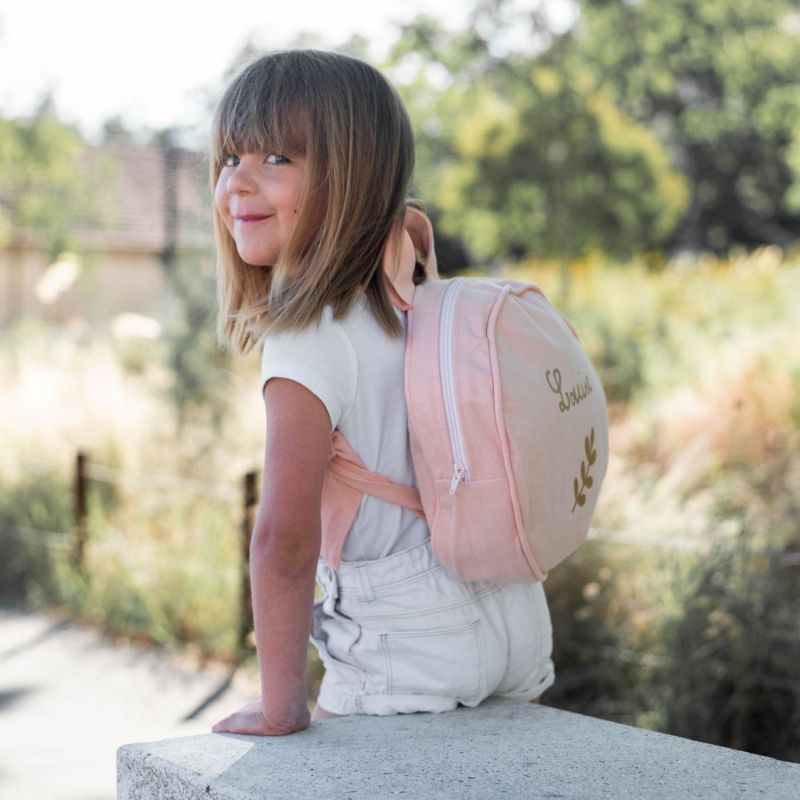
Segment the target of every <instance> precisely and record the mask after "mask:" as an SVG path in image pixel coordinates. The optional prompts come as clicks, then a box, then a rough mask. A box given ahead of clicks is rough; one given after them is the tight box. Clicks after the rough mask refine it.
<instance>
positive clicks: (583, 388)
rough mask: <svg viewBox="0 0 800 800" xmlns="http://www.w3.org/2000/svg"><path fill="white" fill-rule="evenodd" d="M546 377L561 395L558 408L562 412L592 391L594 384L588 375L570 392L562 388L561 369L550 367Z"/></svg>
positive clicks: (551, 386)
mask: <svg viewBox="0 0 800 800" xmlns="http://www.w3.org/2000/svg"><path fill="white" fill-rule="evenodd" d="M544 377H545V378H546V379H547V385H548V386H549V387H550V389H551V390H552V391H553V392H554V393H555V394H557V395H558V396H559V398H560V399H559V401H558V410H559V411H561V412H562V413H566V412H567V411H569V410H570V409H571V408H573V407H574V406H576V405H578V403H580V402H581V400H585V399H586V398H587V397H588V396H589V395H590V394H591V393H592V384H591V383H589V378H588V377H587V378H586V380H585V381H582V382H581V383H577V384H575V386H574V387H573V388H572V389H570V390H569V391H568V392H565V391H564V390H563V389H562V388H561V370H560V369H552V370H551V369H549V370H547V372H545V374H544Z"/></svg>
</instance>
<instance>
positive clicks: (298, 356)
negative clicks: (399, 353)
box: [261, 306, 358, 427]
mask: <svg viewBox="0 0 800 800" xmlns="http://www.w3.org/2000/svg"><path fill="white" fill-rule="evenodd" d="M261 348H262V349H261V392H262V394H263V391H264V386H265V384H266V382H267V381H268V380H269V379H270V378H289V379H291V380H294V381H296V382H297V383H300V384H302V385H303V386H305V387H306V388H307V389H309V390H310V391H312V392H313V393H314V394H316V395H317V396H318V397H319V398H320V399H321V400H322V402H323V403H324V404H325V406H326V407H327V409H328V412H329V414H330V417H331V422H332V425H333V427H335V426H336V425H337V424H338V422H339V420H340V419H341V417H342V416H343V415H345V414H346V413H347V412H348V411H349V409H350V408H351V407H352V404H353V402H354V399H355V393H356V386H357V384H358V360H357V358H356V353H355V349H354V347H353V344H352V342H351V340H350V335H349V333H348V331H347V326H346V325H345V323H344V320H335V319H334V318H333V309H332V307H331V306H326V307H325V308H324V310H323V313H322V315H321V317H320V319H319V321H318V322H316V323H312V324H310V325H307V326H306V327H305V328H303V329H300V330H291V331H280V332H278V333H272V334H270V333H267V334H265V335H264V336H263V337H262V340H261Z"/></svg>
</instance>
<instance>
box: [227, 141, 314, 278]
mask: <svg viewBox="0 0 800 800" xmlns="http://www.w3.org/2000/svg"><path fill="white" fill-rule="evenodd" d="M304 166H305V158H304V156H301V155H298V156H292V157H291V158H288V157H286V156H282V155H279V154H277V153H268V154H267V155H266V156H265V155H264V154H263V153H245V154H242V155H235V154H230V155H228V156H226V158H225V160H224V162H223V166H222V170H221V171H220V175H219V179H218V181H217V186H216V190H215V192H214V202H215V204H216V206H217V210H218V211H219V214H220V216H221V218H222V220H223V222H224V224H225V227H226V228H227V230H228V233H230V235H231V237H232V238H233V240H234V242H235V243H236V249H237V251H238V253H239V256H240V257H241V259H242V260H243V261H244V262H246V263H247V264H253V265H256V266H271V265H272V264H274V263H275V260H276V259H277V257H278V255H279V254H280V251H281V248H282V247H283V245H284V244H285V242H286V240H287V238H288V237H289V234H290V233H291V231H292V228H293V227H294V223H295V220H296V218H297V209H298V208H299V206H300V200H301V195H302V191H303V170H304Z"/></svg>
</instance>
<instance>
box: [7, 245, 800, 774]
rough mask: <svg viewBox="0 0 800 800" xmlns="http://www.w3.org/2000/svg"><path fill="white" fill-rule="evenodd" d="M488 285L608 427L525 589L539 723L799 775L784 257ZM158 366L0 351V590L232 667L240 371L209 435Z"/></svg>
mask: <svg viewBox="0 0 800 800" xmlns="http://www.w3.org/2000/svg"><path fill="white" fill-rule="evenodd" d="M505 274H506V275H507V276H509V277H514V278H517V279H524V280H529V281H533V282H536V283H539V284H540V285H541V286H542V288H543V289H544V291H545V293H546V294H547V295H548V296H549V297H550V298H551V300H552V301H553V302H555V303H556V305H558V306H559V307H560V308H561V309H562V310H563V311H564V312H565V313H566V315H567V316H568V317H569V319H570V320H571V321H572V323H573V324H574V326H575V328H576V329H577V331H578V333H579V335H580V337H581V339H582V341H583V343H584V345H585V346H586V348H587V350H588V351H589V353H590V355H591V357H592V359H593V361H594V363H595V365H596V367H597V369H598V371H599V373H600V375H601V377H602V379H603V383H604V386H605V390H606V395H607V398H608V401H609V409H610V416H611V421H612V427H611V437H610V441H611V449H612V454H611V459H610V463H609V471H608V475H607V478H606V482H605V485H604V487H603V493H602V495H601V500H600V504H599V506H598V509H597V512H596V515H595V519H594V528H595V530H594V531H593V533H592V539H591V541H589V542H588V543H587V544H586V545H584V547H583V548H582V549H581V550H580V551H579V552H578V553H577V554H576V555H575V556H573V557H572V558H570V559H569V560H568V561H567V562H565V563H564V564H563V565H561V566H559V567H558V568H557V569H555V570H554V571H553V572H552V573H551V575H550V576H549V577H548V580H547V582H546V584H545V587H546V590H547V592H548V597H549V599H550V603H551V608H552V613H553V621H554V629H555V639H556V643H555V644H556V649H555V655H554V657H555V660H556V669H557V673H558V675H559V679H558V680H557V682H556V685H555V686H554V687H553V689H551V690H550V691H549V692H548V693H547V694H546V695H545V698H544V699H545V702H548V703H550V704H552V705H559V706H561V707H565V708H572V709H575V710H580V711H583V712H584V713H590V714H596V715H598V716H604V717H607V718H611V719H616V720H619V721H623V722H631V723H635V724H638V725H643V726H647V727H651V728H655V729H659V730H668V731H670V732H673V733H677V734H680V735H684V736H690V737H694V738H703V739H706V740H707V741H714V742H718V743H722V744H728V745H730V746H736V747H743V748H745V749H749V750H753V751H755V752H769V753H770V754H771V755H774V756H777V757H780V758H795V759H796V758H800V740H799V739H798V734H797V731H798V730H800V704H799V703H798V699H797V698H798V697H800V682H798V679H797V676H796V665H797V663H798V660H799V659H800V632H799V631H798V627H797V619H798V618H800V590H798V585H800V583H799V582H798V567H799V566H800V538H798V536H800V534H799V533H798V519H800V342H799V341H798V337H797V333H798V331H800V253H794V254H791V253H790V254H787V255H783V254H782V253H781V251H780V250H778V249H777V248H774V247H768V248H761V249H759V250H757V251H755V252H754V253H752V254H750V255H745V254H743V253H742V254H741V255H733V256H732V257H731V258H730V259H729V260H727V261H717V260H715V259H712V258H706V257H703V258H699V259H694V258H683V259H682V260H680V261H674V262H672V263H669V264H666V265H664V264H659V263H651V262H648V261H647V260H643V261H640V262H634V263H630V264H608V263H604V262H603V261H602V259H587V260H586V261H584V262H581V263H576V264H573V265H572V266H571V269H570V280H569V290H568V294H566V295H564V294H563V289H562V287H563V276H562V274H561V272H560V269H559V268H558V267H556V266H551V265H548V264H534V263H529V264H525V265H522V266H518V267H515V268H514V269H509V270H508V271H507V272H506V273H505ZM168 349H169V348H168V345H167V344H166V343H165V342H164V341H162V340H145V339H142V340H140V341H139V340H137V339H136V337H135V336H133V337H130V336H129V337H128V338H127V339H124V340H120V339H119V338H113V337H112V336H111V335H110V334H108V335H100V334H98V333H90V332H89V331H88V329H86V328H84V327H82V326H81V325H80V324H77V323H76V324H75V325H73V326H72V327H71V328H68V329H59V330H56V329H48V328H46V327H44V326H43V325H42V324H40V323H38V322H37V321H35V320H32V319H26V320H21V321H19V322H18V323H17V324H15V325H14V326H13V327H12V328H11V329H8V330H5V331H3V333H2V337H1V338H0V380H2V385H3V392H2V395H0V437H1V439H2V442H3V447H2V450H0V486H1V487H2V492H1V493H0V541H2V549H3V554H4V558H3V559H2V564H0V586H2V592H3V594H5V595H8V596H9V597H12V598H14V599H16V600H17V601H24V602H27V603H28V604H29V605H31V606H34V607H36V606H45V605H52V604H60V605H62V606H66V607H68V608H69V609H70V611H71V612H72V613H73V614H75V615H76V616H79V617H81V618H84V619H88V620H91V621H93V622H94V623H96V624H99V625H101V626H103V627H104V628H105V629H107V630H108V631H109V632H111V633H114V634H117V635H124V636H129V637H135V638H142V639H149V640H152V641H155V642H158V643H161V644H164V645H167V646H170V647H182V648H191V649H192V651H193V652H195V653H197V654H198V655H200V656H202V657H215V658H233V657H235V655H236V645H237V636H238V627H239V619H240V605H239V604H240V593H241V585H240V580H241V569H240V565H241V553H242V532H241V528H242V513H243V511H242V504H243V499H242V494H243V488H242V482H243V476H244V474H245V473H246V472H247V471H248V470H259V469H260V467H261V463H262V447H263V438H264V424H265V422H264V413H263V403H262V400H261V397H260V395H259V386H258V358H257V355H255V354H254V355H251V356H250V357H249V358H247V359H239V360H235V361H231V362H230V364H229V366H228V367H227V368H226V369H225V370H223V371H222V372H220V370H219V368H218V367H217V368H215V371H214V373H213V378H209V380H213V381H214V382H217V383H220V382H221V384H222V390H223V393H224V395H225V401H224V403H223V405H222V408H223V411H222V412H219V410H218V411H217V412H216V413H212V411H211V410H209V409H204V408H203V407H202V406H199V407H192V408H191V409H190V410H189V411H188V412H187V411H186V409H185V408H183V409H182V410H181V409H179V407H178V405H177V404H176V402H175V399H174V398H175V392H174V391H170V387H171V386H173V384H174V375H173V374H172V371H171V369H172V368H171V367H170V366H169V364H170V361H169V358H168V356H167V353H168ZM200 357H202V351H201V352H199V354H198V358H200ZM201 363H202V362H201ZM215 420H216V422H215ZM78 451H82V452H85V454H86V457H87V461H88V475H89V481H88V484H87V486H88V490H87V495H86V496H87V504H88V505H87V515H86V535H87V543H86V548H85V555H84V562H83V563H84V566H83V570H82V571H80V570H77V569H76V568H75V567H74V565H73V562H72V560H71V558H70V556H71V554H72V553H73V542H74V539H75V520H74V492H75V489H74V482H75V459H76V455H77V453H78ZM310 671H311V673H313V675H316V676H318V675H319V665H318V664H315V663H314V664H312V665H311V668H310ZM312 684H313V680H312Z"/></svg>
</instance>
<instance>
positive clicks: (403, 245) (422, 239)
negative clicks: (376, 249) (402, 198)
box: [382, 206, 439, 311]
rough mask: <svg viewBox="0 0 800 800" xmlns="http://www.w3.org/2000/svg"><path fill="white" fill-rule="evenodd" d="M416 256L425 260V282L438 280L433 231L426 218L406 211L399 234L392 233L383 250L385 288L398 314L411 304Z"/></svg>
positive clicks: (415, 212) (420, 212) (417, 210)
mask: <svg viewBox="0 0 800 800" xmlns="http://www.w3.org/2000/svg"><path fill="white" fill-rule="evenodd" d="M417 252H419V253H421V254H422V255H423V256H424V259H425V273H426V275H427V276H428V278H431V279H433V278H438V277H439V270H438V267H437V264H436V252H435V251H434V248H433V227H432V226H431V221H430V220H429V219H428V217H427V216H426V215H425V214H423V213H422V211H420V210H419V209H417V208H414V207H413V206H409V207H408V208H406V213H405V217H404V219H403V230H402V231H401V232H399V236H398V231H397V230H396V229H395V230H393V231H392V232H391V233H390V234H389V236H388V238H387V239H386V244H385V245H384V248H383V260H382V267H383V271H384V273H386V277H387V278H388V284H389V296H390V297H391V300H392V303H393V304H394V305H395V306H396V307H397V308H399V309H400V310H401V311H408V310H409V309H410V308H412V307H413V304H414V290H415V289H416V287H415V286H414V280H413V278H414V268H415V267H416V264H417Z"/></svg>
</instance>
